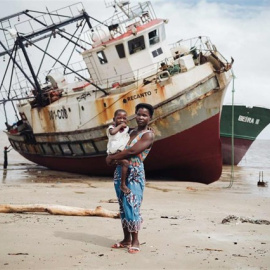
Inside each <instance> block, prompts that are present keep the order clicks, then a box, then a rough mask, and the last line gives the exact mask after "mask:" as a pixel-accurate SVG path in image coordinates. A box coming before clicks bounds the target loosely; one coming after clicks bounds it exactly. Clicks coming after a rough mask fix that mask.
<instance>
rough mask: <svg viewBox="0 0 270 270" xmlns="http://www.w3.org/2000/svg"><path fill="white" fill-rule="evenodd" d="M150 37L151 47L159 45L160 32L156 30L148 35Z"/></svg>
mask: <svg viewBox="0 0 270 270" xmlns="http://www.w3.org/2000/svg"><path fill="white" fill-rule="evenodd" d="M148 37H149V44H150V45H154V44H156V43H159V40H160V39H159V35H158V30H157V29H155V30H153V31H151V32H149V33H148Z"/></svg>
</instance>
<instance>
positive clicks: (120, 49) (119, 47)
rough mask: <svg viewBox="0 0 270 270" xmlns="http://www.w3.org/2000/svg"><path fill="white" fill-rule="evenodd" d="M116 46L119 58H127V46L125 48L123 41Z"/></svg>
mask: <svg viewBox="0 0 270 270" xmlns="http://www.w3.org/2000/svg"><path fill="white" fill-rule="evenodd" d="M115 48H116V51H117V53H118V56H119V58H125V57H126V54H125V48H124V44H123V43H121V44H118V45H116V46H115Z"/></svg>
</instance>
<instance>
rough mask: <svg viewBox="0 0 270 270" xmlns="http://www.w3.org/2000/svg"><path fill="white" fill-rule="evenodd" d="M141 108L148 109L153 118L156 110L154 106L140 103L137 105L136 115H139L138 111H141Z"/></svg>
mask: <svg viewBox="0 0 270 270" xmlns="http://www.w3.org/2000/svg"><path fill="white" fill-rule="evenodd" d="M141 108H143V109H147V110H148V111H149V114H150V116H151V117H152V116H153V114H154V108H153V106H152V105H151V104H148V103H139V104H137V105H136V107H135V113H137V111H138V110H139V109H141Z"/></svg>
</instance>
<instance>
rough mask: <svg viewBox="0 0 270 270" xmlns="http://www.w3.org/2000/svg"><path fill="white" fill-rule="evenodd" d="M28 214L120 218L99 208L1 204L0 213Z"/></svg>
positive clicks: (112, 212)
mask: <svg viewBox="0 0 270 270" xmlns="http://www.w3.org/2000/svg"><path fill="white" fill-rule="evenodd" d="M27 212H47V213H49V214H51V215H63V216H98V217H108V218H119V217H120V215H119V213H118V212H114V211H110V210H107V209H104V208H102V207H101V206H97V207H96V209H84V208H80V207H71V206H63V205H53V204H30V205H11V204H1V205H0V213H27Z"/></svg>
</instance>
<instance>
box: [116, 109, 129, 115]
mask: <svg viewBox="0 0 270 270" xmlns="http://www.w3.org/2000/svg"><path fill="white" fill-rule="evenodd" d="M120 112H123V113H125V114H127V112H126V111H125V110H123V109H118V110H116V111H115V112H114V117H115V116H116V115H117V114H118V113H120Z"/></svg>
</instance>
